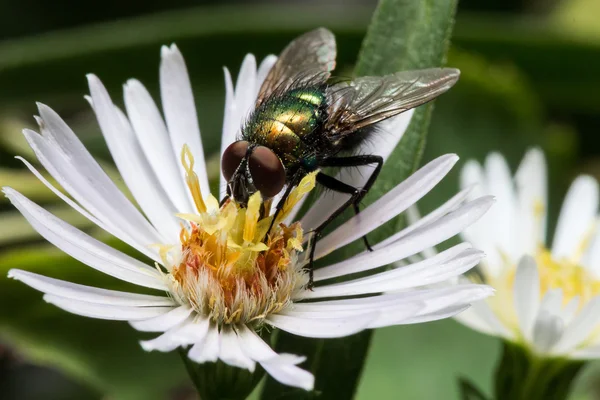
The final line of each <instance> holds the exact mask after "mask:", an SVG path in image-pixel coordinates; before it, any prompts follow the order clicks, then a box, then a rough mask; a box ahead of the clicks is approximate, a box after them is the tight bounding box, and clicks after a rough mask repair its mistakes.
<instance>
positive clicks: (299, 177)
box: [264, 169, 306, 241]
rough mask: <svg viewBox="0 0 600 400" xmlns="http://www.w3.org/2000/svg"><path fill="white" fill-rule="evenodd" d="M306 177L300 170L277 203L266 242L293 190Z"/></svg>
mask: <svg viewBox="0 0 600 400" xmlns="http://www.w3.org/2000/svg"><path fill="white" fill-rule="evenodd" d="M304 175H306V173H305V172H304V171H303V170H301V169H299V170H298V171H297V172H296V173H295V174H294V175H293V177H292V179H291V180H290V183H289V184H288V185H287V187H286V188H285V192H284V193H283V196H282V197H281V199H280V200H279V201H278V202H277V206H276V207H275V212H274V213H273V219H272V220H271V224H270V225H269V229H267V233H266V235H265V238H264V240H265V241H266V239H267V235H268V234H269V232H271V229H273V225H275V220H276V219H277V216H278V215H279V213H280V212H281V210H283V206H284V205H285V201H286V200H287V198H288V197H289V196H290V193H292V189H294V188H295V187H296V186H297V185H298V183H299V182H300V180H302V178H303V177H304Z"/></svg>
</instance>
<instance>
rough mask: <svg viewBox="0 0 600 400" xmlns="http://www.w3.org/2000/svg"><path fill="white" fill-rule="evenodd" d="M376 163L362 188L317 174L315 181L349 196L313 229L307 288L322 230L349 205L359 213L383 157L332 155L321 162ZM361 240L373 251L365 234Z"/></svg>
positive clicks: (331, 164) (333, 164) (324, 164)
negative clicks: (360, 205)
mask: <svg viewBox="0 0 600 400" xmlns="http://www.w3.org/2000/svg"><path fill="white" fill-rule="evenodd" d="M369 164H376V166H375V169H374V171H373V172H372V173H371V175H370V176H369V179H368V180H367V182H366V183H365V186H364V187H363V188H362V189H359V188H356V187H354V186H351V185H348V184H347V183H344V182H342V181H340V180H338V179H336V178H334V177H331V176H329V175H326V174H324V173H322V172H320V173H318V174H317V177H316V179H317V182H318V183H320V184H321V185H323V186H325V187H326V188H328V189H330V190H333V191H335V192H339V193H346V194H349V195H350V198H349V199H348V200H346V201H345V202H344V203H343V204H342V205H341V206H340V207H339V208H338V209H337V210H335V211H334V212H333V213H332V214H331V215H330V216H329V218H327V220H325V221H324V222H323V223H322V224H321V225H319V226H318V227H317V228H316V229H315V230H314V237H313V241H312V243H311V248H310V259H309V288H310V287H312V285H313V264H314V257H315V251H316V245H317V242H318V240H319V238H320V236H321V233H322V232H323V230H324V229H325V228H326V227H327V225H329V224H330V223H331V222H332V221H333V220H334V219H336V218H337V217H338V216H339V215H340V214H341V213H342V212H344V210H345V209H346V208H348V207H350V206H352V207H353V209H354V212H355V213H356V214H359V213H360V209H359V204H360V202H361V201H362V199H363V198H364V197H365V195H366V194H367V192H368V191H369V190H370V189H371V187H372V186H373V183H375V180H376V179H377V176H378V175H379V172H380V171H381V167H382V165H383V158H382V157H380V156H376V155H364V156H351V157H332V158H329V159H327V160H325V161H324V162H322V163H321V165H320V166H322V167H358V166H362V165H369ZM363 241H364V243H365V246H366V247H367V249H368V250H369V251H373V249H372V248H371V246H370V245H369V242H368V240H367V237H366V235H365V236H363Z"/></svg>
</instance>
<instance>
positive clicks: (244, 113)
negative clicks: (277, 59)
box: [235, 54, 257, 129]
mask: <svg viewBox="0 0 600 400" xmlns="http://www.w3.org/2000/svg"><path fill="white" fill-rule="evenodd" d="M256 86H257V85H256V58H254V55H252V54H246V57H244V61H242V66H241V67H240V72H239V74H238V77H237V80H236V82H235V104H236V106H237V108H238V118H239V124H238V125H239V126H241V125H242V121H245V120H246V118H248V115H249V113H250V111H251V110H252V109H253V108H254V103H255V102H256V95H257V90H256ZM238 129H239V128H238Z"/></svg>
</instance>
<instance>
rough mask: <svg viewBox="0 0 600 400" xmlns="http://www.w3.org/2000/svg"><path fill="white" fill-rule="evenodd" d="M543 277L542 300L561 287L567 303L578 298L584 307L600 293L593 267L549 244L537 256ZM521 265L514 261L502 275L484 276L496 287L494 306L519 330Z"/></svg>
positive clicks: (541, 248)
mask: <svg viewBox="0 0 600 400" xmlns="http://www.w3.org/2000/svg"><path fill="white" fill-rule="evenodd" d="M534 258H535V261H536V265H537V271H538V275H539V281H540V300H541V299H542V298H543V297H544V296H545V295H546V293H547V292H548V291H549V290H553V289H561V290H562V295H563V306H565V305H567V304H568V303H569V302H571V301H573V300H574V299H575V301H577V307H578V308H581V307H583V306H584V305H585V304H587V302H589V301H590V300H591V299H592V297H594V296H597V295H599V294H600V280H598V279H597V278H596V277H595V276H593V275H592V274H591V273H590V271H589V270H587V269H586V268H585V267H583V266H581V265H579V263H578V261H576V260H571V259H567V258H564V259H560V260H556V259H554V258H552V254H551V252H550V251H549V250H548V249H546V248H545V247H540V249H539V250H538V251H537V253H536V254H535V256H534ZM516 270H517V266H516V265H510V266H509V268H506V269H505V272H504V273H502V274H501V275H499V276H496V277H491V276H487V275H486V276H485V277H484V278H485V279H484V280H485V281H486V283H488V284H490V285H491V286H493V287H494V288H495V289H496V296H493V297H491V298H490V299H489V304H490V306H491V307H492V308H493V309H494V311H495V314H496V315H497V316H498V317H499V318H500V319H501V320H502V322H504V324H505V325H506V326H508V327H510V328H512V329H514V330H515V331H516V332H518V331H519V328H518V326H519V325H518V321H517V315H516V312H515V303H514V284H515V275H516Z"/></svg>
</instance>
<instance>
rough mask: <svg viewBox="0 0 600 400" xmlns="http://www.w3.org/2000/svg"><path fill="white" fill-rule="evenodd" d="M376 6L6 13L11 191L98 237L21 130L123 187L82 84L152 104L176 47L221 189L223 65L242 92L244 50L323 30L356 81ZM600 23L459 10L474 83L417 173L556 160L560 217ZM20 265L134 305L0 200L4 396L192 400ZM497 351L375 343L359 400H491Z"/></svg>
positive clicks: (132, 340) (7, 179)
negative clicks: (78, 143) (53, 297)
mask: <svg viewBox="0 0 600 400" xmlns="http://www.w3.org/2000/svg"><path fill="white" fill-rule="evenodd" d="M374 7H375V1H374V0H365V1H358V0H354V1H351V2H348V1H346V2H344V1H342V0H339V1H336V0H328V1H314V2H300V1H296V2H293V1H286V2H249V1H244V2H241V1H240V2H232V1H229V2H223V1H221V2H216V1H214V2H208V1H193V0H172V1H170V2H166V1H164V0H148V1H145V2H143V3H141V2H128V1H126V0H120V1H114V0H110V1H103V2H96V1H91V2H77V1H70V0H58V1H53V2H48V1H44V0H22V1H20V2H16V1H3V2H1V3H0V185H1V186H5V185H9V186H12V187H14V188H16V189H18V190H20V191H21V192H22V193H24V194H26V195H27V196H29V197H30V198H32V199H34V200H35V201H36V202H38V203H40V204H43V205H45V206H47V207H48V208H49V209H50V210H51V211H52V212H54V213H56V214H57V215H59V216H60V217H62V218H64V219H66V220H68V221H69V222H71V223H73V224H75V225H77V226H79V227H80V228H82V229H84V230H86V231H89V232H92V233H93V234H95V235H99V236H100V237H102V235H101V233H100V232H98V231H96V230H94V228H93V227H92V226H91V224H90V222H89V221H87V220H85V219H83V218H82V217H80V216H78V215H77V214H76V213H74V212H73V211H72V210H70V209H68V208H67V207H66V206H64V205H63V204H61V203H59V202H58V201H57V199H56V198H55V196H54V195H52V193H50V192H49V191H48V190H46V189H45V187H43V185H41V184H40V183H38V182H37V180H36V179H35V178H34V177H33V176H32V175H31V174H30V173H29V172H28V171H26V170H25V169H24V168H23V167H22V165H21V164H20V163H19V162H18V161H16V160H15V159H14V158H13V156H14V155H15V154H20V155H25V156H26V157H27V158H28V159H29V160H31V161H33V157H32V156H31V155H30V151H29V150H28V149H27V148H26V146H24V142H23V140H22V138H21V135H20V131H21V129H22V128H24V127H32V126H33V124H34V120H33V118H32V115H33V114H34V113H35V112H36V111H35V101H40V102H43V103H46V104H48V105H50V106H51V107H53V108H54V109H55V110H56V111H58V112H59V113H60V114H61V115H62V116H64V117H65V118H66V119H67V121H68V123H69V124H70V125H71V126H72V127H73V128H74V130H75V131H76V132H77V134H78V135H79V136H80V137H81V138H82V140H83V141H84V143H85V144H86V145H87V146H88V148H89V149H90V150H91V151H92V152H93V153H94V155H96V156H97V157H99V158H100V159H101V160H103V165H104V166H105V168H106V170H107V171H108V172H109V173H112V174H114V168H113V167H112V166H111V160H110V156H109V155H108V152H107V150H106V148H105V145H104V143H103V140H102V138H101V136H100V135H99V130H98V127H97V125H96V123H95V120H94V118H93V116H92V115H91V113H90V111H89V108H88V107H87V104H86V103H85V101H84V100H83V97H82V96H83V94H85V93H86V92H87V88H86V81H85V74H86V73H88V72H93V73H96V74H97V75H98V76H99V77H100V78H101V79H102V80H103V82H104V83H105V84H106V85H107V87H108V88H109V90H110V91H111V94H112V95H113V99H115V100H116V99H118V98H120V91H121V85H122V84H123V83H124V82H125V81H126V80H127V79H128V78H130V77H136V78H139V79H140V80H141V81H142V82H144V84H145V85H146V86H147V87H148V88H149V89H150V90H151V91H152V92H153V93H154V94H155V95H156V92H157V87H158V86H157V84H158V61H159V50H160V45H162V44H169V43H171V42H176V43H177V44H178V46H179V47H180V49H181V50H182V52H183V53H184V56H185V57H186V61H187V64H188V68H189V70H190V74H191V77H192V83H193V86H194V89H195V92H196V102H197V105H198V112H199V118H200V125H201V129H202V134H203V139H204V141H205V149H206V151H207V152H208V153H209V154H211V153H212V154H213V157H212V158H213V166H214V168H213V170H212V171H211V174H212V177H213V178H214V179H216V177H217V176H218V173H219V172H218V168H217V167H218V164H217V163H216V161H215V160H216V159H215V156H216V152H217V150H218V148H219V137H220V126H221V121H222V112H223V111H222V110H223V104H224V88H223V73H222V69H221V67H222V66H224V65H225V66H228V67H229V68H230V69H231V70H232V73H233V76H235V75H236V73H237V69H238V68H239V65H240V63H241V61H242V59H243V57H244V55H245V54H246V53H247V52H252V53H254V54H255V55H257V57H258V58H262V57H264V56H265V55H267V54H269V53H277V52H278V51H280V50H281V49H282V48H283V46H284V45H285V44H286V43H287V42H288V41H289V40H290V39H291V38H293V37H294V36H296V35H297V34H299V33H301V32H304V31H307V30H309V29H312V28H314V27H317V26H326V27H328V28H330V29H331V30H332V31H333V32H334V33H335V34H336V36H337V39H338V49H339V65H340V67H339V69H338V71H341V72H342V73H344V72H346V74H348V73H350V71H351V68H352V66H353V63H354V61H355V59H356V54H357V52H358V49H359V46H360V43H361V40H362V37H363V35H364V32H365V30H366V27H367V25H368V22H369V19H370V16H371V14H372V12H373V9H374ZM598 15H600V2H598V1H597V0H487V1H481V0H464V1H462V2H461V3H460V4H459V11H458V15H457V21H456V26H455V33H454V37H453V42H452V43H453V44H452V48H451V51H450V56H449V61H448V64H449V65H450V66H453V67H457V68H460V69H461V70H462V77H461V80H460V82H459V83H458V84H457V85H456V87H455V88H454V89H453V90H452V91H451V92H450V93H449V94H447V95H445V96H443V97H442V98H441V99H440V100H439V101H438V102H437V104H436V109H435V112H434V116H433V120H432V125H431V131H430V135H429V137H428V139H427V147H426V153H425V158H424V160H423V161H428V160H430V159H432V158H434V157H436V156H438V155H440V154H443V153H448V152H456V153H458V154H459V155H460V156H461V158H462V159H463V160H465V159H467V158H472V157H474V158H477V159H480V160H481V159H482V158H483V157H484V156H485V154H486V153H488V152H489V151H492V150H498V151H501V152H502V153H504V154H505V155H506V156H507V158H508V159H509V161H510V162H511V165H512V166H513V167H516V165H517V163H518V162H519V160H520V158H521V157H522V155H523V153H524V151H525V149H526V148H527V147H528V146H531V145H538V146H541V147H542V148H543V149H544V150H545V151H546V153H547V156H548V159H549V164H550V178H551V185H550V188H551V203H550V208H551V210H552V212H553V213H554V215H555V214H556V211H557V209H558V207H559V206H560V201H561V199H562V196H563V195H564V192H565V190H566V188H567V186H568V184H569V182H570V181H571V179H572V178H573V177H574V176H575V175H576V174H578V173H582V172H585V173H590V174H592V175H595V176H596V177H600V176H599V175H600V138H599V137H598V135H597V134H598V132H600V24H598V23H597V16H598ZM156 98H158V97H156ZM115 176H116V175H115ZM457 176H458V168H457V170H456V171H453V172H452V174H451V176H450V177H449V179H446V180H445V181H444V182H443V183H442V184H441V185H440V186H439V188H437V189H436V190H435V191H434V192H433V193H432V194H430V195H429V196H428V197H427V198H426V199H424V201H423V204H422V207H423V208H424V209H425V210H427V209H430V208H432V207H434V206H435V205H436V204H439V203H440V202H441V200H442V199H445V198H447V197H449V196H450V195H451V194H452V193H453V192H455V191H456V187H457ZM116 180H117V182H118V183H121V182H120V180H119V178H116ZM103 238H104V239H107V240H108V238H105V237H103ZM13 267H20V268H24V269H28V270H31V271H35V272H41V273H44V274H48V275H50V276H53V277H60V278H62V279H66V280H73V281H76V282H79V283H84V284H92V285H96V286H102V287H109V288H120V289H127V290H131V287H128V286H126V285H124V284H122V283H120V282H118V281H116V280H115V279H112V278H109V277H106V276H104V275H102V274H100V273H97V272H95V271H93V270H91V269H89V268H86V267H84V266H82V265H81V264H79V263H77V262H75V261H73V260H71V259H69V258H68V257H65V256H64V255H62V254H61V253H60V252H59V251H56V250H55V249H53V248H52V247H51V246H49V245H47V244H46V243H44V242H43V241H42V240H40V238H39V236H38V235H37V234H36V233H35V232H33V231H32V230H31V228H29V225H27V223H26V222H25V220H24V219H23V218H22V217H21V216H20V215H19V214H18V213H17V212H16V211H14V210H13V209H12V208H11V207H10V205H9V204H8V203H7V201H6V200H5V199H4V198H1V199H0V398H2V399H46V400H54V399H61V400H62V399H126V400H129V399H132V400H133V399H145V400H146V399H181V400H183V399H192V398H193V393H192V391H191V388H190V387H189V385H188V380H187V376H186V375H185V372H184V370H183V368H182V366H181V365H180V361H179V360H178V358H177V356H176V355H175V354H155V353H144V352H143V351H142V350H141V348H140V347H139V345H138V344H137V341H138V340H139V339H140V338H142V334H140V333H138V332H135V331H134V330H133V329H131V328H130V327H129V326H128V325H127V324H125V323H119V322H105V321H97V320H91V319H85V318H81V317H76V316H72V315H69V314H67V313H65V312H62V311H60V310H58V309H56V308H53V307H51V306H49V305H47V304H45V303H44V302H43V301H42V299H41V295H40V294H39V293H37V292H35V291H33V290H32V289H29V288H27V287H26V286H25V285H23V284H20V283H17V282H14V281H9V280H8V279H5V278H1V277H2V276H5V275H6V272H7V271H8V270H9V269H10V268H13ZM499 345H500V343H499V341H497V340H495V339H493V338H489V337H485V336H483V335H480V334H478V333H475V332H472V331H469V330H468V329H466V328H464V327H462V326H460V325H458V324H457V323H455V322H454V321H442V322H436V323H429V324H423V325H417V326H406V327H394V328H385V329H380V330H378V331H377V332H376V334H375V339H374V341H373V343H372V349H371V352H370V355H369V358H368V360H367V364H366V368H365V371H364V375H363V379H362V382H361V385H360V387H359V392H358V396H357V397H358V398H359V399H370V398H377V399H399V398H404V399H458V398H459V395H458V388H457V385H456V379H457V378H458V377H463V376H465V377H468V378H470V379H471V380H472V381H473V382H476V383H477V384H478V385H479V386H480V387H482V388H484V389H485V391H486V392H488V393H489V392H490V386H491V376H492V374H491V372H492V369H493V367H494V364H495V362H496V358H497V356H498V354H499ZM596 371H598V372H596ZM574 398H577V399H594V398H600V369H598V368H596V367H595V366H594V365H590V366H589V367H588V368H587V369H586V372H585V374H584V375H583V376H582V377H581V379H580V380H579V381H578V384H577V390H576V393H575V394H574Z"/></svg>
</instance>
